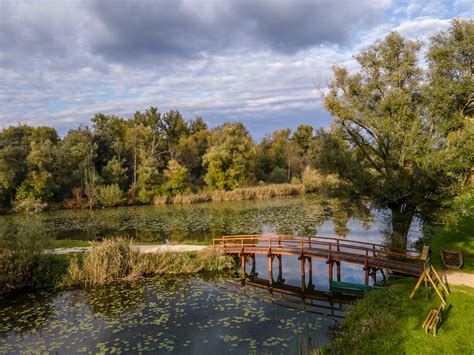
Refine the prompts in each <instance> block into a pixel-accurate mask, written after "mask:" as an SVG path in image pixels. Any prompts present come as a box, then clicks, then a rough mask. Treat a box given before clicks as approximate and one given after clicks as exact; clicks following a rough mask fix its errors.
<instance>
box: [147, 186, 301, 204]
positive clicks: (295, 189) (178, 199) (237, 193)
mask: <svg viewBox="0 0 474 355" xmlns="http://www.w3.org/2000/svg"><path fill="white" fill-rule="evenodd" d="M304 192H305V191H304V187H303V185H301V184H271V185H262V186H250V187H241V188H238V189H235V190H232V191H203V192H199V193H195V194H189V195H177V196H175V197H173V198H167V199H164V198H163V197H161V196H158V197H157V198H156V199H155V204H167V203H182V204H192V203H201V202H209V201H243V200H257V199H268V198H272V197H281V196H293V195H299V194H302V193H304Z"/></svg>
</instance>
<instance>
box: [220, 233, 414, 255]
mask: <svg viewBox="0 0 474 355" xmlns="http://www.w3.org/2000/svg"><path fill="white" fill-rule="evenodd" d="M213 246H225V247H231V246H232V247H236V246H241V247H249V246H254V247H267V248H278V247H280V248H282V247H292V248H295V247H297V248H301V249H307V248H310V249H320V250H323V251H333V252H341V251H342V252H344V253H345V254H350V253H351V252H348V251H347V250H351V251H357V253H354V254H355V255H361V254H367V255H371V256H374V257H375V256H377V255H384V256H386V257H390V258H400V259H410V260H420V252H418V251H417V250H413V249H407V250H406V252H405V253H401V252H396V251H392V250H389V249H388V248H387V247H386V246H384V245H382V244H375V243H369V242H362V241H357V240H348V239H344V240H343V239H339V238H330V237H315V236H292V235H285V234H264V235H251V234H248V235H231V236H223V237H220V238H214V239H213Z"/></svg>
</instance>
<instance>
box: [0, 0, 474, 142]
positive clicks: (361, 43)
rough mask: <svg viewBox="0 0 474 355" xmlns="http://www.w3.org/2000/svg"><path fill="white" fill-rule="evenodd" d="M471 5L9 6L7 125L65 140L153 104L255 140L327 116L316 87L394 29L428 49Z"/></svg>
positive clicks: (3, 82) (82, 2) (296, 0)
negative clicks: (230, 126) (95, 122)
mask: <svg viewBox="0 0 474 355" xmlns="http://www.w3.org/2000/svg"><path fill="white" fill-rule="evenodd" d="M473 15H474V5H473V2H472V1H467V0H454V1H390V0H379V1H368V0H366V1H364V0H362V1H353V0H340V1H331V0H292V1H283V0H265V1H259V0H239V1H225V0H175V1H168V0H167V1H164V0H156V1H151V0H141V1H130V0H68V1H64V0H44V1H35V0H31V1H25V0H2V1H1V2H0V17H1V19H0V126H8V125H11V124H18V123H28V124H31V125H34V126H38V125H48V126H53V127H55V128H57V129H58V131H59V132H60V133H61V134H64V133H65V132H66V131H67V130H68V129H70V128H76V127H77V126H78V125H80V124H88V122H89V120H90V118H91V117H92V116H93V115H94V114H95V113H97V112H104V113H110V114H117V115H120V116H122V117H129V116H130V115H131V114H133V112H135V111H137V110H144V109H146V108H147V107H149V106H151V105H153V106H157V107H158V109H159V111H161V112H165V111H168V110H170V109H175V110H176V109H177V110H179V111H181V112H182V113H183V115H184V116H185V117H186V118H188V119H191V118H194V117H195V116H202V117H203V118H204V119H205V120H206V121H207V122H208V123H209V125H210V126H211V127H214V126H216V125H219V124H221V123H223V122H228V121H241V122H244V123H245V124H246V125H247V127H248V128H249V130H250V131H251V133H252V135H253V136H254V137H255V138H256V139H260V138H261V137H262V136H264V135H265V134H269V133H271V132H272V131H274V130H275V129H278V128H283V127H290V128H295V127H297V126H298V125H299V124H302V123H309V124H312V125H314V126H317V127H326V126H328V124H329V123H330V121H331V118H330V116H328V114H327V113H325V112H324V110H323V109H322V107H321V102H320V98H319V96H318V94H317V90H316V88H324V87H325V85H326V83H327V82H328V80H330V78H331V67H332V66H333V65H335V64H337V65H345V66H347V67H348V68H349V69H350V70H357V64H356V62H355V61H354V59H353V54H354V53H356V52H357V51H359V50H361V49H362V48H364V47H366V46H368V45H369V44H371V43H373V42H374V41H375V40H377V39H380V38H383V36H384V35H386V34H387V33H389V32H390V31H398V32H400V33H402V34H403V35H405V36H406V37H408V38H412V39H420V40H424V41H425V42H426V40H427V39H428V38H429V36H431V35H432V34H434V33H436V32H438V31H442V30H445V29H447V27H448V26H449V21H450V20H451V19H453V18H473Z"/></svg>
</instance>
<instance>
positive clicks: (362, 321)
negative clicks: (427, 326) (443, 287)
mask: <svg viewBox="0 0 474 355" xmlns="http://www.w3.org/2000/svg"><path fill="white" fill-rule="evenodd" d="M415 283H416V279H401V280H397V281H395V282H392V283H390V284H389V285H388V286H387V287H384V288H381V289H376V290H373V291H371V292H369V293H368V294H367V295H366V296H365V297H364V298H362V299H361V300H359V301H358V302H357V304H356V305H355V307H354V308H353V309H352V310H350V311H349V314H348V316H347V318H346V319H345V320H344V321H343V323H342V325H341V326H340V328H339V329H338V330H337V331H336V332H335V334H334V338H333V342H332V345H331V348H330V349H329V350H328V353H330V354H462V353H465V354H472V353H473V351H474V338H473V337H472V334H473V332H474V307H472V304H474V289H472V288H469V287H460V286H452V287H451V291H452V293H451V294H450V295H449V296H448V303H449V304H450V305H451V307H450V308H449V310H448V311H445V313H444V318H443V319H444V322H443V324H442V325H441V328H440V329H439V333H438V335H437V336H436V337H434V336H432V335H431V334H430V335H425V333H424V330H423V329H422V328H421V325H422V323H423V321H424V319H425V318H426V316H427V314H428V313H429V311H430V310H431V309H433V308H437V307H439V300H438V299H437V297H436V295H435V294H434V291H433V293H432V294H431V296H430V298H429V299H428V300H427V299H426V298H425V293H424V290H423V289H422V290H421V291H418V292H417V293H416V294H415V297H414V299H412V300H410V299H408V296H409V294H410V292H411V291H412V289H413V287H414V285H415Z"/></svg>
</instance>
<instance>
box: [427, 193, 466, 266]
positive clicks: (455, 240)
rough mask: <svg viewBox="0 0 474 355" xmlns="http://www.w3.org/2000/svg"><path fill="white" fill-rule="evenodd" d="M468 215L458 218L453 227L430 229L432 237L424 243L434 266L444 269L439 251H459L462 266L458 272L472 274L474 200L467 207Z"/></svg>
mask: <svg viewBox="0 0 474 355" xmlns="http://www.w3.org/2000/svg"><path fill="white" fill-rule="evenodd" d="M467 210H468V213H466V214H465V215H464V216H461V217H460V218H459V221H458V223H457V224H456V225H455V226H452V227H449V228H443V227H440V226H437V227H434V228H432V235H433V237H432V238H430V239H428V240H427V241H426V244H427V245H429V246H430V247H431V251H432V257H431V258H432V262H433V264H434V265H435V266H438V267H444V266H443V262H442V260H441V254H440V252H441V249H457V250H461V252H462V254H463V259H464V266H463V267H462V269H461V270H460V271H464V272H469V273H474V200H471V201H470V202H469V205H468V206H467Z"/></svg>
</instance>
